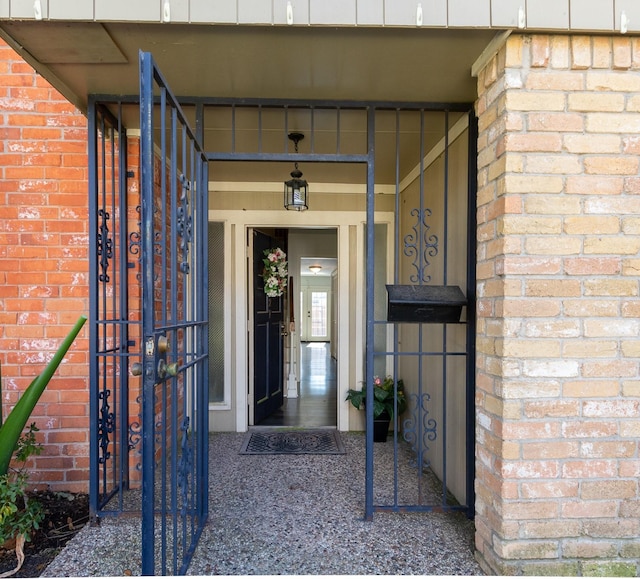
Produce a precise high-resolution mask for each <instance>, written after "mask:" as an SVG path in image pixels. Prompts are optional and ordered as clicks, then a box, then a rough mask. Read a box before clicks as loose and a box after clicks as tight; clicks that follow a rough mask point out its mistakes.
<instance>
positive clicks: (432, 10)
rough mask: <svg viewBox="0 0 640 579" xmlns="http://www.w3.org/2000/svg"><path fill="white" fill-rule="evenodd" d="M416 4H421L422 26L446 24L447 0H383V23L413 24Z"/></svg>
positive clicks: (395, 24) (390, 24)
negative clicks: (420, 0)
mask: <svg viewBox="0 0 640 579" xmlns="http://www.w3.org/2000/svg"><path fill="white" fill-rule="evenodd" d="M418 4H421V5H422V25H423V26H446V25H447V0H423V1H422V2H419V1H418V0H385V3H384V23H385V24H386V25H388V26H401V25H404V26H415V25H416V18H417V10H418Z"/></svg>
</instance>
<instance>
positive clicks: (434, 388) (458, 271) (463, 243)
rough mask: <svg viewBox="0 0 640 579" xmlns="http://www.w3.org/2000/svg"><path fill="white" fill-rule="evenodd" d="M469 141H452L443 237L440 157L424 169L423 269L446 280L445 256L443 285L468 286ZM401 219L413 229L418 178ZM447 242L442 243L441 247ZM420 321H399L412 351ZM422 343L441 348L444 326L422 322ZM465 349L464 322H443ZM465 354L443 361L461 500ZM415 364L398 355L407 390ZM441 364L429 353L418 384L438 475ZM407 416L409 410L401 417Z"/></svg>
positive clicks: (406, 269) (457, 347)
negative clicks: (426, 251)
mask: <svg viewBox="0 0 640 579" xmlns="http://www.w3.org/2000/svg"><path fill="white" fill-rule="evenodd" d="M467 146H468V131H465V132H464V133H463V134H462V135H461V136H460V137H459V138H458V139H456V140H455V141H454V142H453V143H451V144H450V148H449V167H448V188H449V190H448V195H449V206H448V227H447V229H446V232H447V238H446V240H445V227H444V215H445V210H444V195H443V191H444V167H445V165H444V160H443V157H442V156H440V157H438V158H437V159H436V160H435V161H434V162H433V163H432V164H431V165H429V166H428V167H427V168H426V169H425V183H424V191H425V196H424V206H425V207H426V208H428V209H430V210H431V212H432V213H431V216H428V217H427V218H426V223H427V225H429V227H430V229H429V232H428V233H429V235H435V236H437V237H438V240H439V244H438V254H437V255H436V256H433V257H430V258H429V259H430V263H431V265H429V266H428V267H427V268H426V270H425V273H426V274H427V275H431V280H430V281H429V283H430V284H434V285H441V284H443V283H444V281H445V280H444V277H443V272H444V262H443V260H444V259H445V256H446V260H447V280H446V282H447V285H458V286H460V287H461V288H462V290H463V291H465V288H466V283H467V282H466V275H467V272H466V262H467V257H466V251H467V229H466V225H467ZM402 201H403V202H402V203H401V221H400V223H401V225H400V231H399V236H400V238H403V236H404V235H406V234H407V233H409V232H410V231H411V228H412V227H413V226H414V225H415V222H416V217H415V216H413V215H411V211H412V209H413V208H415V207H418V206H419V205H420V202H419V181H418V180H417V179H416V181H414V182H413V183H412V184H411V185H410V186H409V187H407V189H406V190H405V191H404V192H403V193H402ZM445 245H446V248H445ZM400 267H401V280H402V283H412V282H411V280H410V276H411V275H413V274H415V268H414V266H413V257H406V256H404V255H402V256H401V264H400ZM420 327H421V326H420V325H418V324H400V326H399V329H400V341H401V345H402V346H401V347H402V349H403V350H404V351H407V352H415V351H417V350H418V349H419V347H418V344H419V342H418V340H419V339H420V336H419V331H420ZM421 339H422V349H423V350H424V351H429V350H431V351H440V350H441V349H442V344H443V342H442V340H443V334H442V326H441V325H431V324H425V325H423V326H422V338H421ZM465 349H466V326H464V325H456V324H451V325H449V326H448V327H447V351H449V352H454V351H455V352H464V351H465ZM465 364H466V362H465V358H464V357H451V358H450V359H449V360H448V361H447V400H446V407H447V410H446V415H447V457H446V458H447V472H446V475H447V487H448V488H449V490H450V491H451V492H452V493H453V494H454V495H455V497H456V498H457V499H458V500H459V501H460V502H465V501H466V480H465V474H466V471H465V468H466V466H465V452H464V449H465V444H466V426H465V420H466V414H465V403H464V400H465V396H466V366H465ZM418 372H419V369H418V364H417V362H416V360H415V357H412V356H405V357H402V359H401V361H400V376H399V377H401V378H402V379H403V380H404V384H405V389H406V391H407V393H408V394H411V393H413V394H415V393H416V388H417V384H418V376H419V374H418ZM442 377H443V367H442V360H441V358H437V357H429V358H427V359H426V360H425V361H424V362H423V368H422V384H423V388H425V389H426V391H427V392H428V394H429V396H430V400H429V401H428V403H427V407H428V410H429V412H430V417H431V418H434V419H435V420H436V422H437V439H436V441H434V442H433V443H429V446H430V448H429V451H428V455H427V457H428V458H429V460H430V461H431V466H432V469H433V471H434V472H435V473H436V475H437V476H438V478H440V479H441V480H442V478H443V476H444V454H443V448H442V444H441V443H442V440H443V424H444V421H443V416H444V405H445V400H444V397H443V391H442ZM408 418H410V415H409V412H407V413H406V414H405V415H403V419H408Z"/></svg>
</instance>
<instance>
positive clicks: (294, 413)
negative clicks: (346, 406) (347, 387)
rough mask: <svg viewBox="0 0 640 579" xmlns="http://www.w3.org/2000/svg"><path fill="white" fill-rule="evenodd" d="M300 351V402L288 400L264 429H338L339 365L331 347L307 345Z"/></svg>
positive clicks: (266, 422) (311, 343) (304, 344)
mask: <svg viewBox="0 0 640 579" xmlns="http://www.w3.org/2000/svg"><path fill="white" fill-rule="evenodd" d="M300 350H301V354H300V391H299V396H298V398H285V399H284V404H283V405H282V407H281V408H280V409H279V410H276V411H275V412H274V413H273V414H271V416H269V417H267V418H265V419H264V420H263V421H262V422H261V423H260V426H293V427H300V428H319V427H333V428H335V427H336V425H337V420H338V417H337V382H336V361H335V360H334V359H333V358H332V357H331V353H330V344H329V342H303V343H302V344H301V348H300Z"/></svg>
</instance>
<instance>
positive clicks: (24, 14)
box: [10, 0, 49, 18]
mask: <svg viewBox="0 0 640 579" xmlns="http://www.w3.org/2000/svg"><path fill="white" fill-rule="evenodd" d="M10 1H11V18H35V17H36V14H35V9H34V4H35V0H10ZM40 7H41V13H42V18H49V0H40Z"/></svg>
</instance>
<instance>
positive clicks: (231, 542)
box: [43, 433, 483, 577]
mask: <svg viewBox="0 0 640 579" xmlns="http://www.w3.org/2000/svg"><path fill="white" fill-rule="evenodd" d="M342 438H343V442H344V445H345V448H346V451H347V452H346V454H342V455H272V456H265V455H239V454H238V451H239V450H240V448H241V446H242V442H243V439H244V435H243V434H237V433H220V434H213V435H212V436H211V439H210V440H211V442H210V488H209V496H210V498H209V520H208V523H207V525H206V527H205V529H204V531H203V534H202V537H201V539H200V542H199V544H198V547H197V549H196V551H195V553H194V555H193V559H192V561H191V564H190V566H189V569H188V574H189V575H335V574H340V575H482V574H483V573H482V571H481V569H480V567H479V565H478V564H477V562H476V561H475V559H474V554H473V534H474V526H473V521H469V520H468V519H467V518H466V517H465V516H464V515H463V514H461V513H455V512H454V513H451V512H450V513H407V514H400V513H377V514H375V516H374V519H373V521H365V520H364V519H363V514H364V486H365V477H364V473H365V462H364V454H365V453H364V436H363V435H362V434H358V433H349V434H347V433H342ZM392 447H393V445H392V444H391V443H390V442H388V443H384V444H376V445H375V461H376V465H377V464H388V462H389V461H390V460H391V459H390V456H391V454H390V453H392ZM387 455H388V456H387ZM405 462H408V461H405V460H401V461H400V470H401V471H403V472H404V471H405V470H406V473H405V474H406V476H405V474H402V476H401V480H402V481H410V480H411V477H412V475H411V469H412V468H413V467H410V466H409V465H408V464H405ZM377 471H378V474H377V478H376V484H375V487H374V488H375V489H376V497H375V500H376V502H379V501H381V500H382V501H384V500H386V499H387V498H389V497H390V496H392V493H393V485H392V484H390V481H392V477H390V476H388V474H389V471H385V469H384V468H379V469H377ZM413 476H415V475H413ZM423 496H424V489H423ZM140 543H141V537H140V522H139V519H135V518H130V517H129V518H123V519H105V520H104V521H103V522H102V523H101V524H100V525H99V526H96V527H85V528H84V529H82V531H80V533H78V535H77V536H76V537H75V538H74V539H72V541H70V542H69V543H68V545H67V547H66V548H65V549H64V550H63V551H62V552H61V553H60V555H58V557H57V558H56V559H55V560H54V561H53V562H52V563H51V565H50V566H49V567H48V568H47V569H46V571H45V573H44V574H43V576H46V577H65V576H66V577H69V576H75V577H88V576H123V575H139V574H140V572H141V565H140V553H141V544H140Z"/></svg>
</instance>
